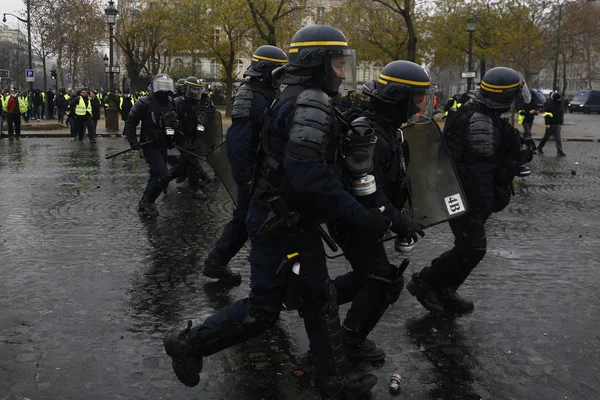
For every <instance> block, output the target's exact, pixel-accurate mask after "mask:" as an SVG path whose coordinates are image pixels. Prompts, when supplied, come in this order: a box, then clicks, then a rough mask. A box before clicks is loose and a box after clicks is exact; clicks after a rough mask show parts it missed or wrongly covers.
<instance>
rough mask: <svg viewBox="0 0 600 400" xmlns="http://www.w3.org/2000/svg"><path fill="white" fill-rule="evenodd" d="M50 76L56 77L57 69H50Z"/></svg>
mask: <svg viewBox="0 0 600 400" xmlns="http://www.w3.org/2000/svg"><path fill="white" fill-rule="evenodd" d="M50 78H52V79H56V70H55V69H53V70H51V71H50Z"/></svg>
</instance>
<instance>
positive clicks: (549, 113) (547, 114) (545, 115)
mask: <svg viewBox="0 0 600 400" xmlns="http://www.w3.org/2000/svg"><path fill="white" fill-rule="evenodd" d="M544 117H550V118H554V114H552V113H551V112H545V113H544Z"/></svg>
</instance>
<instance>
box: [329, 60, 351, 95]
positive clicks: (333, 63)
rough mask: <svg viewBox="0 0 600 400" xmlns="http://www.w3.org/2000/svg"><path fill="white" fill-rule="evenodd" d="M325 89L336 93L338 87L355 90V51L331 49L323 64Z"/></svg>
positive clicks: (338, 89)
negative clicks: (325, 81)
mask: <svg viewBox="0 0 600 400" xmlns="http://www.w3.org/2000/svg"><path fill="white" fill-rule="evenodd" d="M325 71H326V80H327V89H329V90H330V91H331V92H334V93H338V92H339V91H340V89H345V90H356V52H355V51H354V50H336V51H332V52H331V53H330V54H329V56H328V57H327V59H326V64H325Z"/></svg>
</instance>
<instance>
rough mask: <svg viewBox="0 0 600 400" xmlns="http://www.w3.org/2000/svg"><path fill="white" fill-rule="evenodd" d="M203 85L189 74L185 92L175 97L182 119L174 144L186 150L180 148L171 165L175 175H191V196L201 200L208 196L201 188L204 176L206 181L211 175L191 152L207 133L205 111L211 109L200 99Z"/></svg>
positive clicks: (189, 179)
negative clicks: (199, 138)
mask: <svg viewBox="0 0 600 400" xmlns="http://www.w3.org/2000/svg"><path fill="white" fill-rule="evenodd" d="M204 88H205V86H203V85H202V82H201V81H200V79H198V78H196V77H195V76H189V77H187V78H186V79H185V81H184V94H183V96H180V97H177V98H175V107H176V110H177V118H178V119H179V134H178V135H176V137H175V142H176V143H175V144H177V145H178V146H180V147H181V148H183V149H185V150H187V151H182V152H181V158H180V161H179V163H177V164H176V165H175V166H173V168H172V169H171V176H172V177H173V178H180V177H185V176H187V177H188V182H189V188H190V191H191V192H192V197H193V198H195V199H201V200H206V199H207V198H208V196H207V195H206V194H205V193H204V192H203V191H202V189H200V186H201V185H200V180H201V179H202V180H203V181H204V182H205V183H206V182H208V177H207V176H206V172H204V168H202V166H201V165H200V160H199V159H198V157H195V156H194V155H193V154H191V153H196V152H197V150H198V144H197V142H196V139H197V137H198V136H200V135H203V134H204V130H205V126H206V125H207V123H206V122H207V120H208V117H207V115H206V114H207V113H208V112H209V111H212V110H210V109H208V108H207V107H205V106H203V103H202V102H201V99H202V93H203V90H204Z"/></svg>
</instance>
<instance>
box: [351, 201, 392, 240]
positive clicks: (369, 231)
mask: <svg viewBox="0 0 600 400" xmlns="http://www.w3.org/2000/svg"><path fill="white" fill-rule="evenodd" d="M358 225H359V226H360V227H361V228H364V230H365V234H366V235H367V236H368V237H371V238H375V239H377V240H380V239H381V238H382V237H383V235H385V234H386V232H387V231H388V230H389V229H390V225H391V220H390V219H389V218H388V217H386V216H385V215H383V214H382V213H381V211H379V209H378V208H371V209H369V215H368V216H367V218H365V219H364V220H362V221H361V222H359V223H358Z"/></svg>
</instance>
